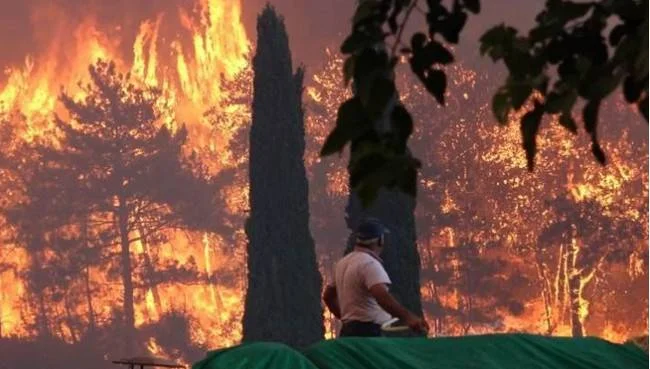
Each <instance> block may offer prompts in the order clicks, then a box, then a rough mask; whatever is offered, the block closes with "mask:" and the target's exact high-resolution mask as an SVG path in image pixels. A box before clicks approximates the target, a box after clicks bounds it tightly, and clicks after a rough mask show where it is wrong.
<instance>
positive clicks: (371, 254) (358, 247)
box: [354, 246, 384, 263]
mask: <svg viewBox="0 0 650 369" xmlns="http://www.w3.org/2000/svg"><path fill="white" fill-rule="evenodd" d="M354 251H359V252H365V253H366V254H369V255H370V256H372V257H373V258H375V259H377V260H379V262H380V263H383V262H384V261H383V260H381V257H379V254H378V253H377V252H376V251H375V250H372V249H369V248H367V247H361V246H354Z"/></svg>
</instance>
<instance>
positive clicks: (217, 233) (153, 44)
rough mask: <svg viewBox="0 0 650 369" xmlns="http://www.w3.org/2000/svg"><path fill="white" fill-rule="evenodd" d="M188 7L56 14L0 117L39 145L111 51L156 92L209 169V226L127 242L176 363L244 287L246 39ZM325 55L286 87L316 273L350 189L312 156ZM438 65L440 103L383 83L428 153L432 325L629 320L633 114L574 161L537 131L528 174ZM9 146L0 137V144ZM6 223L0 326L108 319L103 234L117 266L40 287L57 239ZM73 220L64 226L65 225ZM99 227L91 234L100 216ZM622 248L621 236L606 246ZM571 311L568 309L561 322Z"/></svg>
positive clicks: (327, 268) (112, 271)
mask: <svg viewBox="0 0 650 369" xmlns="http://www.w3.org/2000/svg"><path fill="white" fill-rule="evenodd" d="M194 5H195V7H194V8H193V9H191V10H187V9H184V8H181V7H179V8H178V10H177V12H176V13H174V12H168V13H160V14H159V15H157V16H156V17H154V18H152V19H147V20H144V21H143V22H141V23H140V24H139V27H138V29H137V33H136V34H134V35H129V36H127V35H123V37H121V38H119V39H117V38H115V37H114V36H113V34H114V33H115V32H109V31H108V30H104V29H102V28H101V26H100V25H99V23H98V22H96V21H95V20H94V18H93V17H88V19H87V20H85V21H84V22H83V23H81V24H78V25H75V26H74V27H71V26H70V25H69V24H68V23H69V22H65V21H61V26H60V27H59V29H57V31H56V32H53V34H52V39H51V41H50V46H49V47H48V48H47V49H44V50H43V51H42V53H41V54H38V55H30V56H26V57H25V62H24V64H23V65H16V66H10V67H8V68H6V70H5V74H6V75H5V78H4V80H3V81H2V83H0V115H1V116H0V118H2V121H1V122H0V124H2V125H4V126H5V127H0V128H2V131H4V130H5V128H7V127H10V128H11V130H12V131H13V132H14V134H15V136H13V137H14V140H15V141H14V143H16V142H22V143H26V144H30V143H32V142H36V141H39V140H40V141H43V140H45V141H51V142H50V144H51V145H53V146H56V144H57V142H56V141H57V137H59V134H60V132H57V130H56V127H55V125H54V119H53V115H54V113H56V114H58V115H59V116H61V117H62V118H66V117H67V116H68V115H69V112H67V111H66V109H65V106H63V104H62V103H61V102H60V100H59V96H60V87H61V86H62V87H63V88H64V90H65V91H67V92H68V94H69V95H70V96H72V97H73V98H74V99H78V100H80V99H83V98H84V97H85V96H86V94H87V90H86V89H84V88H83V85H81V86H80V85H78V82H79V81H83V83H84V84H85V83H86V82H87V81H88V79H89V76H88V67H89V65H90V64H93V63H95V62H96V61H97V59H102V60H109V61H113V62H114V63H115V68H116V70H118V71H119V72H121V73H129V74H130V75H131V77H132V78H133V80H134V81H135V83H136V84H138V85H140V86H148V87H152V88H155V89H156V90H159V91H160V96H161V97H160V99H159V100H157V103H158V108H159V110H160V112H161V117H160V122H159V124H160V125H168V126H169V127H168V128H169V129H170V131H172V132H179V131H180V130H181V127H180V125H181V124H182V123H185V124H186V128H187V131H188V141H187V144H186V145H185V147H183V150H184V152H185V154H186V156H187V157H192V158H193V159H195V160H197V161H198V162H199V163H200V164H201V165H202V166H203V167H205V168H206V171H205V173H203V175H205V176H206V177H210V178H214V179H216V181H217V183H218V184H219V188H218V190H216V192H217V193H215V196H217V197H219V198H220V199H221V201H222V202H223V204H224V209H222V211H221V213H220V214H222V216H223V219H220V220H219V222H220V226H219V227H218V229H214V230H211V231H209V232H208V231H205V230H197V229H191V228H190V229H165V230H164V232H161V233H160V234H155V235H153V236H150V235H148V233H147V232H146V230H133V231H131V232H130V233H129V235H130V236H132V237H133V239H134V240H135V241H133V242H132V243H131V251H130V252H131V254H130V257H131V260H132V263H133V265H134V266H133V285H134V287H133V291H134V293H133V298H134V308H135V309H134V317H135V322H134V323H135V327H136V328H137V329H138V330H139V331H140V332H141V333H142V338H143V340H144V342H145V343H146V347H148V349H149V351H150V352H151V353H152V354H155V355H167V356H174V357H175V358H176V359H179V358H184V357H186V356H184V355H186V354H187V353H183V352H180V351H178V350H177V351H178V352H173V351H174V349H173V347H178V345H179V340H183V339H184V338H187V339H188V340H190V341H191V342H187V343H185V345H186V346H184V347H200V348H201V349H206V348H210V349H211V348H217V347H224V346H229V345H233V344H236V343H237V342H239V340H240V339H241V318H242V314H243V306H244V305H243V296H244V293H245V288H246V270H245V269H246V268H245V265H246V262H245V261H246V244H247V239H246V235H245V233H244V225H245V221H246V217H247V213H248V177H247V164H248V163H247V160H246V158H247V154H248V143H247V140H248V135H247V133H248V129H249V123H250V116H251V113H250V102H251V89H252V86H251V85H252V71H251V65H250V64H251V63H250V58H249V55H250V50H251V48H252V45H251V41H249V39H248V36H247V35H246V33H245V31H244V27H243V25H242V23H241V19H240V18H241V13H242V9H241V5H240V3H239V2H238V1H226V0H197V1H196V2H195V4H194ZM70 34H71V35H73V37H72V38H66V37H65V36H66V35H70ZM125 45H129V47H126V46H125ZM125 48H126V49H128V52H126V53H125V52H124V49H125ZM323 58H324V61H323V65H322V66H321V67H320V68H319V69H317V70H315V71H313V75H312V76H311V78H310V80H308V81H306V88H305V93H304V95H303V101H304V106H305V113H306V117H305V124H306V136H307V137H306V138H305V140H306V142H307V148H306V152H305V164H306V167H307V171H308V173H307V176H308V178H309V180H310V205H311V229H312V233H313V236H314V239H315V240H316V245H317V251H318V253H319V261H320V263H321V272H322V273H323V275H324V280H328V278H329V277H330V276H329V273H330V272H331V261H332V260H334V259H336V258H337V257H338V256H339V255H340V254H341V253H342V250H343V248H344V243H345V238H346V237H347V229H346V227H345V221H344V217H345V205H346V202H347V195H348V192H349V191H348V185H347V172H346V170H345V163H344V162H343V160H321V159H320V158H319V157H318V152H319V150H320V147H321V145H322V143H323V141H324V140H325V137H326V135H327V133H328V132H329V129H330V128H331V125H332V124H333V121H334V120H335V117H336V109H337V108H338V105H339V104H340V103H341V102H342V101H343V100H344V98H345V97H346V96H349V91H347V90H346V89H345V88H344V87H343V85H342V83H341V76H340V71H341V67H342V63H343V60H342V58H341V57H340V56H339V55H337V54H336V53H335V52H332V51H331V50H326V52H325V53H324V55H323ZM449 74H450V76H451V77H452V78H453V81H450V92H449V95H450V96H449V102H448V106H447V107H445V108H438V107H434V105H433V104H432V103H431V98H430V97H429V96H428V95H427V94H426V92H424V91H423V90H422V88H420V87H418V86H417V85H416V84H414V83H412V80H409V78H410V77H404V78H403V80H402V81H401V82H400V83H401V84H402V86H403V88H402V90H403V91H405V93H404V94H403V96H402V99H403V100H404V102H405V104H406V105H408V106H409V108H410V109H412V111H413V112H414V116H415V117H416V119H417V120H418V124H417V132H416V134H415V138H414V143H413V147H414V150H415V151H416V153H417V154H418V156H419V157H420V158H421V159H423V162H424V163H425V168H424V169H423V172H422V173H423V174H422V176H421V185H420V187H419V191H420V192H419V195H418V196H419V198H418V207H417V210H416V217H417V232H418V240H417V242H418V248H419V252H420V255H421V259H422V287H421V294H422V299H423V306H424V310H425V313H426V316H427V318H428V319H429V321H431V322H435V324H432V327H435V329H434V332H433V334H434V335H439V336H444V335H458V334H475V333H482V332H494V331H499V332H504V331H527V332H535V333H544V334H553V335H571V334H572V333H575V332H576V329H577V330H581V333H585V332H586V333H587V334H589V335H597V336H601V337H604V338H606V339H609V340H612V341H618V342H620V341H624V340H625V339H626V338H628V337H629V336H631V335H637V334H640V333H641V332H644V331H645V330H646V328H647V324H648V315H647V314H648V312H647V309H646V307H647V300H648V295H647V286H648V278H647V276H648V266H647V264H646V260H647V252H648V244H647V237H648V229H647V223H648V219H647V216H648V213H647V206H648V174H647V171H646V168H647V165H648V156H647V137H645V138H644V137H640V135H636V134H635V133H634V132H632V130H633V129H635V128H634V127H632V128H630V129H628V130H626V131H625V132H623V133H622V134H618V135H617V134H616V133H611V132H607V128H606V127H604V130H605V131H606V132H604V134H603V139H602V140H603V142H604V146H605V147H606V150H607V152H608V154H609V155H610V161H611V164H610V165H608V166H607V167H605V168H600V167H598V166H596V165H595V164H593V163H592V162H591V157H590V153H589V150H588V145H586V144H585V142H587V140H586V139H585V138H584V137H578V139H576V138H574V137H572V136H570V135H569V134H568V133H566V132H565V131H562V130H560V129H559V128H557V129H556V128H553V129H548V132H546V133H545V134H544V135H542V137H540V138H541V140H540V141H541V142H540V147H541V149H540V153H539V154H538V155H539V157H538V159H537V160H538V164H537V165H538V169H537V170H536V172H535V173H533V174H528V173H526V171H525V168H526V160H525V157H524V155H523V152H522V151H521V150H520V146H521V144H520V133H519V130H518V128H517V127H516V125H515V124H514V123H513V124H510V126H509V127H506V128H503V127H498V126H497V124H496V123H494V122H493V119H492V117H491V115H490V111H489V105H488V102H489V95H490V93H492V92H493V91H494V89H495V87H496V83H497V82H496V81H495V79H494V78H492V77H490V74H489V73H487V72H483V71H480V70H472V69H470V68H469V67H467V66H464V65H462V64H457V65H455V66H454V67H453V68H450V70H449ZM491 78H492V79H491ZM621 105H622V103H620V102H619V101H615V102H613V103H612V106H610V107H608V113H607V115H608V119H610V120H612V122H613V123H614V122H618V121H623V120H634V119H636V118H630V117H633V113H630V112H629V111H628V110H626V109H625V107H624V106H623V108H621ZM511 120H512V122H515V120H516V116H513V117H512V119H511ZM556 126H557V125H556ZM0 138H1V136H0ZM0 141H1V139H0ZM0 143H3V144H4V142H0ZM14 149H15V147H14V145H9V144H8V145H3V150H6V153H5V155H7V156H11V155H13V154H14V153H12V152H11V151H12V150H14ZM0 157H1V156H0ZM1 170H2V169H1V168H0V171H1ZM567 173H570V174H567ZM3 175H4V174H3ZM476 178H481V179H482V180H480V181H479V180H477V179H476ZM0 185H2V186H9V185H8V184H5V183H0ZM2 192H3V193H5V197H6V198H7V200H5V199H3V201H6V202H8V203H11V202H17V201H20V199H19V198H18V197H20V195H19V194H21V193H22V192H21V190H20V189H16V188H11V187H10V186H9V187H6V188H2ZM2 206H6V204H5V203H3V204H2ZM102 216H103V217H105V218H106V214H103V215H102V214H97V215H96V219H99V220H101V217H102ZM104 221H105V223H106V224H108V223H110V221H107V220H106V219H104ZM6 224H7V222H6V220H5V219H0V225H2V226H1V228H0V229H1V230H0V234H2V242H3V244H1V245H0V250H1V254H0V255H1V256H0V339H2V338H12V339H19V340H29V339H35V338H37V337H38V336H39V334H41V333H42V332H41V331H39V324H41V323H42V320H43V319H45V320H46V324H45V325H46V326H47V327H48V329H47V330H48V332H49V333H50V334H52V335H53V336H55V337H57V338H58V339H60V340H63V341H65V342H66V343H68V344H75V343H78V342H80V341H82V337H83V336H84V335H86V334H87V333H88V332H89V331H90V330H91V328H93V329H97V328H101V329H106V330H107V331H109V332H110V330H111V329H115V328H111V324H113V323H114V321H115V319H116V317H119V316H120V314H122V313H123V312H122V311H121V310H120V309H122V307H121V303H120V301H121V299H122V289H123V285H122V282H121V281H120V277H119V272H118V271H117V270H118V269H119V265H117V264H118V261H117V260H118V259H117V257H115V255H117V254H119V251H118V247H117V245H116V244H113V242H114V241H115V240H114V239H107V240H104V241H106V244H111V245H112V246H109V247H107V250H105V251H102V252H104V253H105V254H102V255H101V256H106V255H108V256H106V257H109V256H110V257H113V259H110V260H111V263H113V264H115V265H109V264H110V263H95V264H93V265H85V266H84V267H83V268H81V269H80V270H75V271H74V272H72V273H71V274H70V275H66V277H65V278H67V279H66V280H65V282H64V283H63V282H62V283H61V285H56V283H55V281H52V280H50V281H45V282H43V281H40V282H39V283H41V285H42V286H41V287H40V290H38V288H35V287H34V285H35V284H38V283H34V281H30V278H33V273H32V272H33V269H35V268H36V266H39V264H40V267H51V266H52V265H59V266H64V264H65V262H64V261H65V260H64V259H65V258H66V257H69V256H67V255H58V254H56V252H55V251H53V250H54V248H53V246H52V245H49V244H47V245H46V246H45V247H46V249H45V251H44V252H43V254H42V255H40V257H36V256H35V255H32V254H30V252H29V251H28V248H27V247H26V246H25V245H23V244H21V243H20V242H19V238H18V237H17V235H16V234H15V232H17V230H16V229H15V228H14V227H9V226H5V225H6ZM83 224H85V226H86V227H88V225H87V224H86V223H83ZM83 224H81V222H80V223H79V224H75V225H74V227H72V226H71V229H72V228H74V229H72V230H69V232H70V233H80V232H81V231H79V229H81V228H82V226H83ZM97 224H98V225H96V226H92V225H91V226H90V228H92V227H96V228H92V229H90V230H87V231H88V233H95V234H101V233H102V232H104V231H105V229H104V228H110V227H112V226H113V225H112V224H109V225H106V224H104V225H99V224H100V222H98V223H97ZM102 227H104V228H102ZM98 238H100V237H99V236H98ZM127 238H128V237H127ZM44 242H45V243H47V239H45V241H44ZM52 242H54V241H52ZM621 244H624V245H625V247H621V249H625V250H620V249H617V246H619V245H621ZM470 246H476V247H470ZM90 248H92V247H90ZM106 260H109V259H106ZM54 275H56V274H54ZM37 290H38V291H37ZM37 292H38V293H37ZM471 309H474V310H471ZM572 314H574V315H576V316H578V317H579V319H577V320H576V319H574V320H573V321H572V318H571V316H572ZM326 318H327V319H330V318H331V317H326ZM327 319H326V320H327ZM572 322H573V324H572ZM578 322H579V324H578ZM165 324H167V325H165ZM183 324H186V325H187V328H188V332H189V336H188V337H184V336H183V335H182V334H181V335H180V336H179V338H177V339H176V340H174V339H171V338H170V337H169V336H173V335H174V334H175V333H170V332H175V331H174V330H175V329H178V327H182V326H183ZM160 327H162V328H160ZM331 331H332V329H331V327H330V328H328V337H329V336H331Z"/></svg>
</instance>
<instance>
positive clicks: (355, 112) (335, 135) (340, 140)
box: [320, 98, 367, 156]
mask: <svg viewBox="0 0 650 369" xmlns="http://www.w3.org/2000/svg"><path fill="white" fill-rule="evenodd" d="M365 129H367V126H366V125H365V124H364V117H363V110H362V107H361V102H360V101H359V99H358V98H352V99H349V100H347V101H346V102H344V103H343V104H342V105H341V106H340V107H339V110H338V113H337V116H336V127H335V128H334V130H333V131H332V132H330V134H329V135H328V136H327V139H325V143H324V144H323V147H322V149H321V152H320V156H328V155H332V154H334V153H337V152H341V151H343V148H344V147H345V145H346V144H347V143H348V142H349V141H351V140H353V139H355V138H356V137H357V136H358V135H359V134H360V133H362V132H363V131H364V130H365Z"/></svg>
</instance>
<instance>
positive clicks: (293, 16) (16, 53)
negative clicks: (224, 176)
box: [0, 0, 543, 67]
mask: <svg viewBox="0 0 650 369" xmlns="http://www.w3.org/2000/svg"><path fill="white" fill-rule="evenodd" d="M224 1H229V0H224ZM193 2H194V0H146V1H145V0H111V1H105V0H20V1H16V0H0V4H1V8H2V9H3V11H2V12H0V42H1V45H2V46H0V47H1V49H2V53H0V64H1V65H2V66H3V67H4V66H7V65H11V64H15V63H21V62H22V61H23V58H24V56H25V55H26V54H28V53H32V54H37V53H38V50H39V47H42V45H43V44H45V43H46V42H47V38H48V35H49V31H50V29H51V28H52V27H53V26H52V24H51V23H50V22H54V20H55V19H58V17H59V16H64V18H65V19H66V20H67V22H69V23H70V24H71V25H74V24H75V23H78V22H80V21H81V20H82V19H84V18H85V17H86V16H87V15H88V14H94V15H95V16H96V17H97V19H98V21H99V22H100V23H102V24H104V25H106V26H107V28H109V29H113V28H114V27H116V26H118V25H119V26H120V27H121V31H116V32H124V33H126V34H127V35H130V37H134V35H135V30H136V29H137V26H138V24H139V23H140V22H141V21H142V20H143V19H147V18H149V19H150V18H152V17H154V16H155V15H157V14H158V13H160V12H169V13H171V12H175V9H176V7H177V6H185V7H190V6H191V5H192V4H193ZM267 2H268V1H267V0H242V6H243V21H244V24H245V26H246V30H247V31H248V35H249V37H250V38H251V39H253V40H254V38H255V20H256V17H257V14H258V13H259V12H260V10H261V9H262V7H263V6H264V4H266V3H267ZM354 3H355V1H354V0H275V1H273V2H271V4H273V5H274V6H275V7H276V8H277V9H278V10H279V11H280V13H281V14H282V15H283V16H284V17H285V22H286V25H287V28H288V31H289V36H290V41H291V48H292V51H293V53H294V60H296V62H301V63H304V64H306V65H307V66H308V67H310V66H314V67H316V66H317V65H318V63H319V62H320V61H321V60H322V55H323V54H322V50H323V49H324V48H325V47H326V46H333V45H334V46H338V44H340V42H341V40H342V38H343V37H344V36H345V34H346V33H347V32H348V31H349V27H350V26H349V19H350V18H351V16H352V11H353V7H354ZM482 5H483V9H482V12H481V14H480V15H479V16H472V17H470V19H469V23H468V25H467V28H466V30H465V32H464V33H463V38H462V40H461V42H462V44H463V45H464V46H465V45H466V46H467V47H470V48H471V49H473V50H476V47H472V44H475V43H476V41H477V39H478V37H479V36H480V34H481V33H482V32H484V31H485V30H486V29H487V28H488V27H489V26H490V25H494V24H496V23H499V22H503V21H505V22H507V23H508V24H512V25H515V26H517V27H523V28H526V27H528V26H530V25H531V24H532V22H533V19H534V16H535V14H536V13H537V12H538V11H539V10H540V9H541V7H542V6H543V0H518V1H515V0H490V1H483V4H482Z"/></svg>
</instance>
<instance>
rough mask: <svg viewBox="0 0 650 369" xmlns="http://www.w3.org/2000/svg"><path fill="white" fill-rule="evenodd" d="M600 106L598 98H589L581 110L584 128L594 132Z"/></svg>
mask: <svg viewBox="0 0 650 369" xmlns="http://www.w3.org/2000/svg"><path fill="white" fill-rule="evenodd" d="M599 108H600V100H590V101H589V102H588V103H587V105H585V107H584V109H583V110H582V117H583V120H584V122H585V130H586V131H587V132H588V133H590V134H592V135H593V134H594V133H595V132H596V126H597V125H598V109H599Z"/></svg>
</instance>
